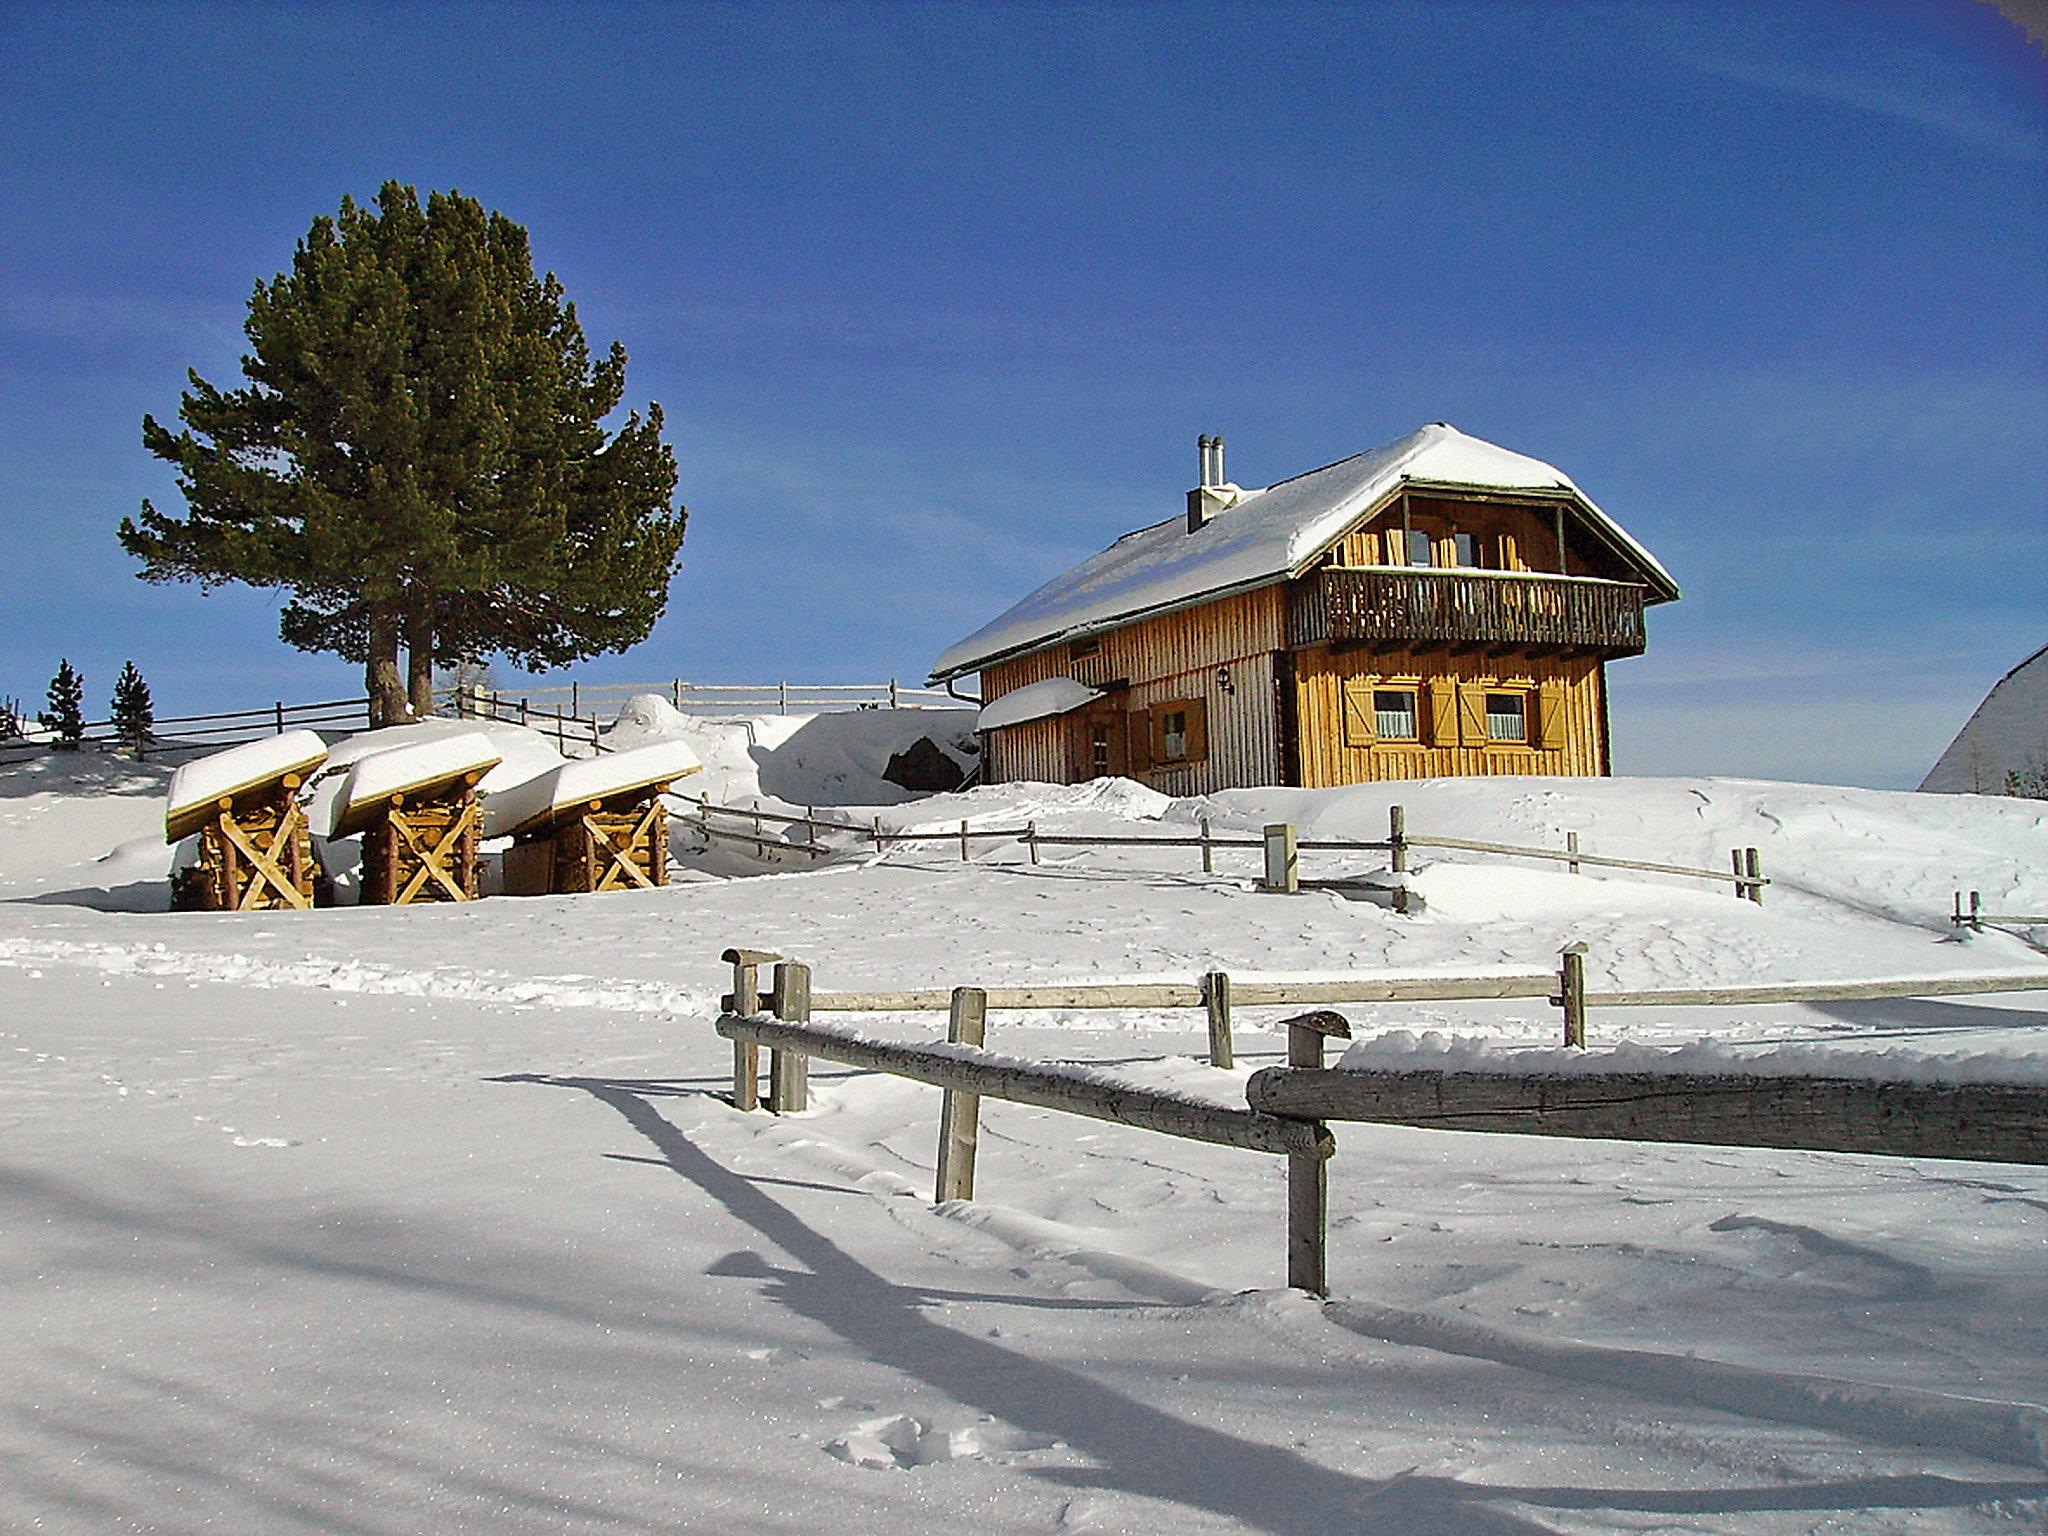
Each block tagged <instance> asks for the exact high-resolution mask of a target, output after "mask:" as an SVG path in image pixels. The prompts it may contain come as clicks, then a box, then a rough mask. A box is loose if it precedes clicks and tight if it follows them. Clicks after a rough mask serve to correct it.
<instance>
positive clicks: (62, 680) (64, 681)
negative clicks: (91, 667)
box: [36, 660, 85, 747]
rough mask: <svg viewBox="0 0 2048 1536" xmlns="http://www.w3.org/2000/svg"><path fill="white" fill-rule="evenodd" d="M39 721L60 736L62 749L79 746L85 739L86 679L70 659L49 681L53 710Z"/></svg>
mask: <svg viewBox="0 0 2048 1536" xmlns="http://www.w3.org/2000/svg"><path fill="white" fill-rule="evenodd" d="M36 719H37V720H38V721H40V722H41V723H42V724H43V725H44V726H46V727H48V728H49V729H50V730H53V731H55V732H56V733H57V745H59V746H60V747H76V746H77V745H78V744H79V743H80V742H81V741H83V740H84V739H85V679H84V678H82V677H80V676H79V675H78V674H77V673H76V672H74V671H73V670H72V669H71V663H70V662H69V661H68V660H60V661H59V662H58V663H57V675H56V676H55V677H53V678H51V679H50V707H49V708H48V709H46V710H44V711H42V712H41V713H40V714H38V715H37V716H36Z"/></svg>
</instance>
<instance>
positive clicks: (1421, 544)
mask: <svg viewBox="0 0 2048 1536" xmlns="http://www.w3.org/2000/svg"><path fill="white" fill-rule="evenodd" d="M1430 558H1431V557H1430V553H1429V535H1428V534H1427V533H1426V532H1424V531H1423V530H1422V529H1420V528H1410V529H1409V530H1408V563H1409V564H1410V565H1428V564H1429V563H1430Z"/></svg>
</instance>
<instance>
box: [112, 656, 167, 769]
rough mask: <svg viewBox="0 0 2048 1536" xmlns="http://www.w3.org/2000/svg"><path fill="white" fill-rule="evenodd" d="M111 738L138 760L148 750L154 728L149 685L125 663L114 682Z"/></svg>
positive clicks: (129, 664)
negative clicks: (151, 728) (151, 731)
mask: <svg viewBox="0 0 2048 1536" xmlns="http://www.w3.org/2000/svg"><path fill="white" fill-rule="evenodd" d="M113 721H114V735H115V736H116V737H118V738H119V739H120V741H121V743H122V744H123V745H124V746H126V747H127V748H128V749H129V750H130V751H131V752H133V753H134V754H135V755H136V756H137V757H141V756H142V755H143V753H145V752H146V751H148V750H149V731H150V727H151V726H153V725H155V724H156V706H155V705H153V704H152V703H151V702H150V699H149V684H147V683H145V682H144V681H143V680H142V674H141V673H140V672H138V671H136V670H135V663H134V662H132V661H131V662H128V663H126V664H124V665H123V666H122V668H121V675H120V676H119V677H117V678H116V679H114V709H113Z"/></svg>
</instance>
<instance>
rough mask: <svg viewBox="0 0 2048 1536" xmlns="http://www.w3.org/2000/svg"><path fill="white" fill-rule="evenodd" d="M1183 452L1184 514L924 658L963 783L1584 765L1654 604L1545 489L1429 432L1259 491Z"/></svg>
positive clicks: (1228, 778)
mask: <svg viewBox="0 0 2048 1536" xmlns="http://www.w3.org/2000/svg"><path fill="white" fill-rule="evenodd" d="M1201 458H1202V475H1201V484H1200V485H1198V486H1197V487H1196V488H1195V489H1194V490H1192V491H1189V492H1188V494H1187V512H1186V515H1185V517H1175V518H1174V519H1172V520H1171V521H1169V522H1163V523H1158V524H1155V525H1153V526H1151V527H1149V528H1143V529H1140V530H1138V531H1137V532H1135V533H1130V534H1126V535H1124V537H1122V538H1120V539H1118V540H1117V541H1116V542H1115V543H1114V544H1112V545H1111V546H1110V547H1109V548H1108V549H1105V550H1103V551H1102V552H1101V553H1100V554H1098V555H1095V556H1093V557H1092V558H1090V559H1088V560H1085V561H1083V562H1082V563H1081V564H1080V565H1078V566H1076V567H1075V568H1074V569H1073V570H1071V571H1068V572H1067V573H1066V574H1065V575H1063V576H1059V577H1056V578H1054V579H1053V580H1052V581H1050V582H1048V583H1046V584H1045V585H1044V586H1042V587H1040V588H1039V589H1038V590H1037V591H1035V592H1033V593H1032V594H1031V595H1030V596H1028V597H1026V598H1025V599H1024V600H1023V601H1022V602H1020V603H1018V604H1017V605H1016V606H1015V607H1013V608H1012V609H1010V610H1009V612H1007V613H1005V614H1003V615H1002V616H1001V617H999V618H997V619H996V620H994V621H993V622H992V623H990V624H988V625H985V626H984V627H983V628H981V629H980V630H977V631H976V632H975V633H974V634H972V635H969V636H968V637H967V638H966V639H965V640H962V641H961V642H960V643H959V644H957V645H955V646H953V647H952V648H951V649H950V650H948V651H947V652H946V653H945V654H944V655H943V656H941V657H940V658H939V661H938V664H937V666H936V667H935V668H934V669H933V671H932V681H933V682H934V683H935V684H936V683H944V682H948V681H950V680H952V679H955V678H959V677H962V676H964V675H966V674H968V673H972V672H979V673H980V674H981V684H982V698H983V710H982V715H981V722H980V724H981V730H982V733H983V743H984V752H983V759H982V763H983V767H982V778H983V782H985V783H1004V782H1009V781H1013V780H1020V779H1035V780H1043V781H1050V782H1053V783H1077V782H1080V781H1083V780H1086V779H1091V778H1099V777H1103V776H1107V775H1112V774H1118V775H1124V776H1127V777H1130V778H1134V779H1139V780H1142V781H1144V782H1146V783H1149V784H1151V785H1153V786H1155V787H1156V788H1158V789H1161V790H1163V791H1166V792H1167V793H1170V794H1177V795H1186V794H1203V793H1207V792H1209V791H1211V790H1218V789H1228V788H1234V787H1241V786H1246V785H1257V784H1290V785H1300V786H1303V787H1308V788H1316V787H1321V786H1327V785H1335V784H1355V783H1360V782H1363V781H1366V780H1374V779H1419V778H1436V777H1444V776H1452V775H1468V774H1503V773H1509V774H1604V773H1606V772H1608V771H1609V762H1610V756H1609V750H1610V749H1609V741H1608V725H1607V679H1606V665H1607V662H1608V661H1609V660H1611V659H1613V658H1615V657H1621V656H1634V655H1638V654H1640V653H1641V651H1642V650H1643V647H1644V624H1643V611H1644V609H1646V608H1648V607H1650V606H1651V605H1653V604H1656V603H1662V602H1670V601H1672V600H1674V599H1675V598H1677V597H1678V595H1679V592H1678V587H1677V584H1676V583H1675V582H1673V580H1672V579H1671V577H1670V575H1669V574H1668V573H1666V571H1665V570H1664V567H1663V566H1662V565H1660V564H1658V562H1657V560H1656V558H1655V557H1654V556H1653V555H1651V554H1650V552H1649V551H1648V550H1647V549H1645V548H1644V547H1643V546H1642V545H1641V544H1640V543H1638V542H1637V541H1636V540H1635V539H1633V538H1632V537H1630V536H1629V534H1628V533H1627V532H1625V531H1624V530H1623V529H1622V527H1621V526H1620V524H1618V523H1616V522H1615V521H1614V520H1613V519H1612V518H1610V517H1609V516H1608V515H1607V514H1606V513H1604V512H1603V511H1601V510H1600V508H1599V507H1597V506H1596V505H1594V503H1593V502H1592V500H1591V499H1590V498H1588V497H1587V496H1586V495H1585V494H1584V493H1583V492H1582V491H1580V490H1579V488H1578V487H1577V486H1576V485H1574V484H1573V483H1572V482H1571V480H1570V479H1569V478H1568V477H1567V476H1566V475H1565V474H1563V472H1561V471H1560V470H1557V469H1555V468H1553V467H1552V466H1550V465H1548V464H1544V463H1542V462H1540V461H1538V460H1536V459H1531V458H1526V457H1524V456H1523V455H1521V454H1518V453H1512V452H1510V451H1508V450H1507V449H1505V448H1499V447H1496V446H1495V445H1493V444H1491V443H1487V442H1482V441H1481V440H1479V439H1478V438H1474V437H1467V436H1466V435H1465V434H1464V433H1462V432H1459V431H1458V430H1457V429H1455V428H1454V427H1451V426H1448V425H1446V424H1444V423H1441V422H1439V423H1436V424H1434V425H1432V426H1427V427H1423V428H1422V429H1421V430H1420V431H1417V432H1414V433H1411V434H1410V435H1409V436H1407V437H1404V438H1402V439H1401V440H1400V441H1398V442H1395V443H1391V444H1389V445H1388V446H1386V447H1384V448H1380V449H1377V450H1375V451H1374V452H1371V453H1365V454H1359V455H1357V456H1356V457H1353V458H1349V459H1344V460H1342V461H1340V462H1338V463H1335V464H1331V465H1328V466H1326V467H1325V468H1322V469H1318V470H1312V471H1310V472H1309V473H1307V474H1305V475H1299V476H1296V477H1295V478H1294V479H1291V480H1284V481H1281V482H1280V483H1278V484H1276V485H1270V486H1267V487H1265V488H1264V489H1260V490H1245V489H1243V488H1241V487H1239V486H1236V485H1233V484H1231V483H1230V482H1229V481H1228V480H1226V479H1225V477H1224V472H1223V440H1222V439H1221V438H1208V437H1204V438H1203V439H1202V441H1201Z"/></svg>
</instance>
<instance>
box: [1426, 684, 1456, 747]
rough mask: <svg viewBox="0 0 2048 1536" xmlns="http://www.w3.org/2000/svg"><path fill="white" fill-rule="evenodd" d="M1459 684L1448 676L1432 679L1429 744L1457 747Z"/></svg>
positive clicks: (1430, 686)
mask: <svg viewBox="0 0 2048 1536" xmlns="http://www.w3.org/2000/svg"><path fill="white" fill-rule="evenodd" d="M1457 687H1458V685H1457V684H1456V683H1454V682H1452V681H1451V680H1450V679H1449V678H1447V677H1437V678H1432V679H1430V684H1429V744H1430V745H1431V746H1433V747H1455V746H1456V745H1457V744H1458V693H1457Z"/></svg>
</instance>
